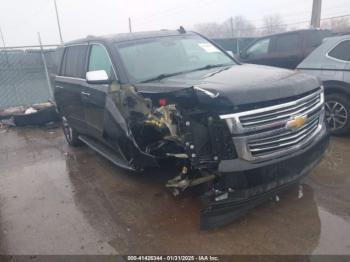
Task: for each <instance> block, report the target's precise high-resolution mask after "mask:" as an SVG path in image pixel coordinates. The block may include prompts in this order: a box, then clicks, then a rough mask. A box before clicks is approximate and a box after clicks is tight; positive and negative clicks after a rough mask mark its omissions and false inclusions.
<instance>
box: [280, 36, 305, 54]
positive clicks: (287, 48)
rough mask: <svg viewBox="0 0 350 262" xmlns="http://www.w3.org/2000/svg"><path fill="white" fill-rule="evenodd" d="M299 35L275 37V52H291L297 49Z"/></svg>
mask: <svg viewBox="0 0 350 262" xmlns="http://www.w3.org/2000/svg"><path fill="white" fill-rule="evenodd" d="M298 47H299V35H298V34H286V35H280V36H277V37H276V46H275V51H276V52H279V53H280V52H293V51H297V50H298V49H299V48H298Z"/></svg>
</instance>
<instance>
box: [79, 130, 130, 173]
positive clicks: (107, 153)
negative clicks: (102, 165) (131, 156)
mask: <svg viewBox="0 0 350 262" xmlns="http://www.w3.org/2000/svg"><path fill="white" fill-rule="evenodd" d="M79 139H80V140H81V141H82V142H83V143H84V144H86V145H88V146H89V147H90V148H91V149H92V150H94V151H96V152H97V153H99V154H100V155H102V156H103V157H105V158H107V159H108V160H109V161H111V162H112V163H113V164H115V165H116V166H119V167H121V168H123V169H126V170H129V171H134V172H135V171H136V169H135V168H133V167H132V166H130V165H129V164H128V163H126V162H125V161H123V160H122V159H119V158H118V157H117V156H116V153H114V152H113V151H112V150H111V149H109V148H107V147H106V146H104V145H102V144H100V143H98V142H96V141H94V140H93V139H91V138H88V137H86V136H79Z"/></svg>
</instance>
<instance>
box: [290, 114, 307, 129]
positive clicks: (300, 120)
mask: <svg viewBox="0 0 350 262" xmlns="http://www.w3.org/2000/svg"><path fill="white" fill-rule="evenodd" d="M306 119H307V116H297V117H295V118H293V119H292V120H290V121H288V122H287V124H286V127H287V128H291V129H297V128H299V127H301V126H303V125H304V124H305V122H306Z"/></svg>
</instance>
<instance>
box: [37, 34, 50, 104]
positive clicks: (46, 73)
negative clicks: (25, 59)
mask: <svg viewBox="0 0 350 262" xmlns="http://www.w3.org/2000/svg"><path fill="white" fill-rule="evenodd" d="M38 39H39V45H40V50H41V58H42V60H43V64H44V69H45V75H46V81H47V86H48V88H49V93H50V96H51V98H52V99H53V92H52V86H51V81H50V75H49V70H48V69H47V64H46V58H45V54H44V49H43V45H42V43H41V37H40V33H39V32H38Z"/></svg>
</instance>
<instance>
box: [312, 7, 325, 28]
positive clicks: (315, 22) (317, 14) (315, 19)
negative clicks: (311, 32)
mask: <svg viewBox="0 0 350 262" xmlns="http://www.w3.org/2000/svg"><path fill="white" fill-rule="evenodd" d="M321 7H322V0H313V3H312V13H311V23H310V27H311V28H319V27H320V26H321V9H322V8H321Z"/></svg>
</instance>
